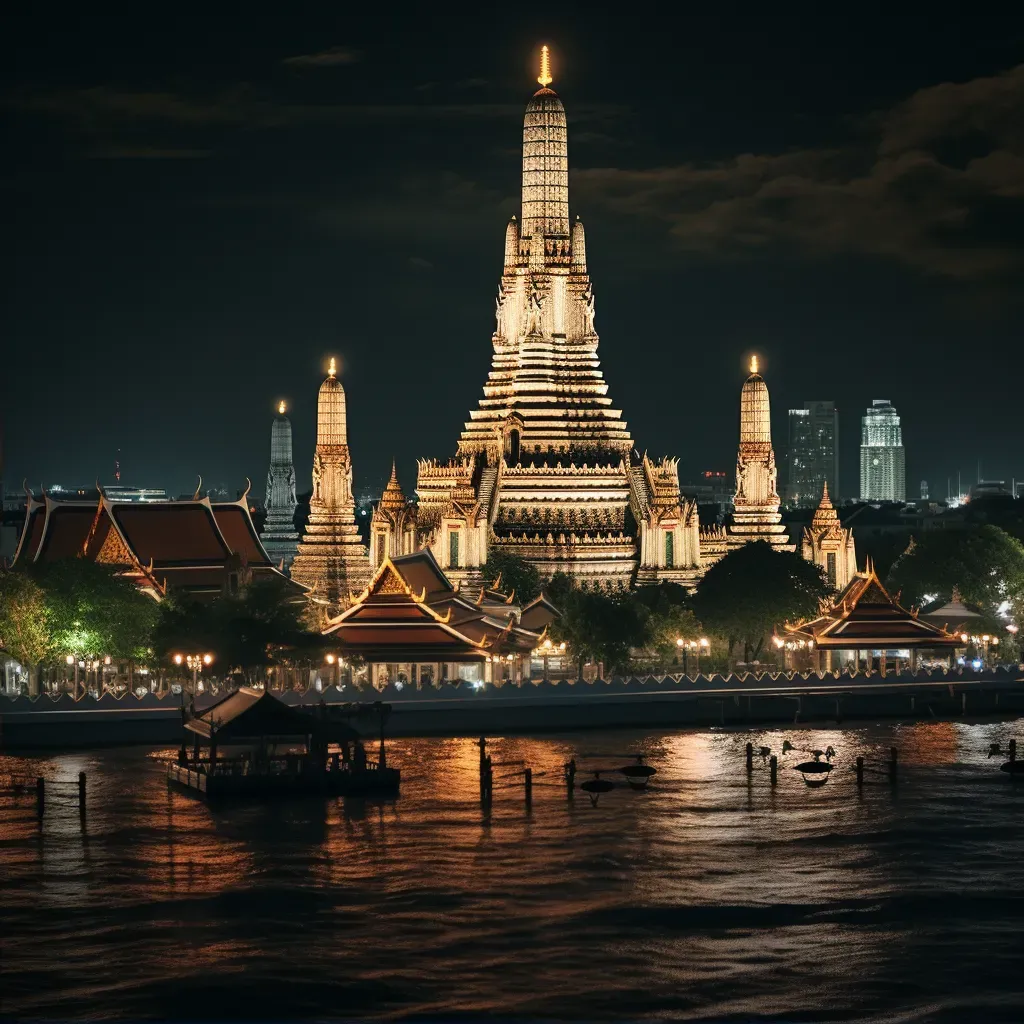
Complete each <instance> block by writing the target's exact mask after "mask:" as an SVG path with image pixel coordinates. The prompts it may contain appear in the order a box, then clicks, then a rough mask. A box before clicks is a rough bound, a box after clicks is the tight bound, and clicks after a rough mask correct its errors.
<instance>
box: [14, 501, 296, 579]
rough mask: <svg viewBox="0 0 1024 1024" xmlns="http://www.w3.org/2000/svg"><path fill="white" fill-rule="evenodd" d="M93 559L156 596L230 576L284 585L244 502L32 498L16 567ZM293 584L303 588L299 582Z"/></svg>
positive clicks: (281, 576)
mask: <svg viewBox="0 0 1024 1024" xmlns="http://www.w3.org/2000/svg"><path fill="white" fill-rule="evenodd" d="M78 557H82V558H88V559H90V560H92V561H96V562H102V563H104V564H107V565H112V566H116V567H118V568H119V569H120V570H121V571H123V573H124V574H125V575H127V576H130V577H132V578H133V579H134V580H135V582H136V583H137V585H139V586H140V587H142V589H145V590H147V591H150V592H152V593H154V594H156V593H159V592H161V591H165V590H166V589H167V588H168V587H172V588H178V589H181V590H183V591H185V592H187V593H190V594H192V595H193V596H202V595H207V594H219V593H222V592H223V589H224V586H225V583H226V582H227V579H228V575H229V574H230V573H233V572H237V571H239V570H240V569H246V568H247V569H248V570H249V571H251V572H252V573H253V574H255V576H257V577H269V576H275V577H279V578H281V579H286V577H284V576H283V575H282V574H281V573H279V572H278V570H277V569H276V568H274V566H273V564H272V563H271V561H270V558H269V556H268V555H267V553H266V551H265V550H264V548H263V545H262V544H261V543H260V541H259V538H258V536H257V535H256V530H255V527H254V526H253V523H252V519H251V517H250V515H249V509H248V505H247V504H246V502H245V500H244V497H243V499H242V500H240V501H237V502H224V503H218V504H217V505H216V506H214V505H212V504H211V503H210V500H209V499H208V498H199V499H194V500H192V501H163V502H129V501H112V500H111V499H109V498H107V497H106V496H105V495H102V494H101V496H100V498H99V500H98V501H69V502H60V501H54V500H53V499H52V498H50V497H49V496H45V498H44V502H43V503H38V502H36V501H35V499H30V500H29V503H28V507H27V510H26V520H25V528H24V532H23V538H22V541H21V543H20V544H19V547H18V553H17V556H16V558H17V561H19V562H26V563H27V562H55V561H58V560H60V559H64V558H78ZM296 586H298V585H297V584H296Z"/></svg>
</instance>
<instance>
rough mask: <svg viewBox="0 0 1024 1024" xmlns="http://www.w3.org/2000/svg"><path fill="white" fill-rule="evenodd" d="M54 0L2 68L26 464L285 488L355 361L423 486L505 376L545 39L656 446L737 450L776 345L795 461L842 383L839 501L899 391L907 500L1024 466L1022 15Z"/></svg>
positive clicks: (579, 200) (406, 476)
mask: <svg viewBox="0 0 1024 1024" xmlns="http://www.w3.org/2000/svg"><path fill="white" fill-rule="evenodd" d="M335 6H337V5H335ZM37 10H38V11H39V13H38V15H31V16H23V17H21V18H17V17H14V18H12V17H11V16H8V18H7V19H6V25H7V31H6V32H5V36H6V39H5V42H4V48H5V56H4V60H3V62H2V71H0V74H2V106H0V113H2V116H3V119H4V136H5V138H6V139H7V140H8V144H7V145H6V146H5V147H4V148H5V158H4V161H3V169H2V171H0V182H2V202H3V212H4V224H5V231H4V240H5V244H4V246H3V260H4V263H5V266H4V273H3V281H4V285H5V295H4V299H3V308H2V312H0V316H2V321H0V337H2V339H3V353H4V360H3V366H4V372H3V401H2V413H3V417H4V437H5V446H6V468H5V474H4V475H5V477H6V482H7V485H8V487H10V486H12V485H16V484H17V483H20V481H21V478H22V477H23V476H27V477H28V479H29V481H30V482H31V483H33V484H34V485H35V486H36V487H38V486H39V484H40V483H45V484H53V483H63V484H65V485H69V484H87V483H91V482H92V481H93V479H94V478H96V477H97V476H98V477H99V479H100V480H101V481H105V482H108V483H109V482H112V477H113V471H114V460H115V458H116V457H117V450H118V449H120V460H121V468H122V483H125V484H132V485H139V486H142V485H145V486H162V487H166V488H167V489H168V490H169V491H173V492H175V493H178V492H179V491H183V490H191V488H192V487H193V486H194V482H195V478H196V476H197V475H198V474H200V473H201V474H202V476H203V479H204V484H205V485H208V486H223V487H225V488H226V489H228V490H230V491H234V490H236V489H237V488H239V487H240V486H242V485H243V483H244V478H245V477H246V476H250V477H251V478H252V480H253V484H254V492H255V494H256V495H258V496H260V497H262V494H263V487H264V481H265V477H266V469H267V462H268V457H269V445H270V423H271V419H272V413H273V408H274V405H275V403H276V402H277V400H278V399H279V398H285V399H286V400H287V401H288V402H289V405H290V407H291V416H292V421H293V424H294V429H295V458H296V470H297V474H298V479H299V485H300V490H302V489H303V487H305V488H306V489H308V486H309V484H308V480H309V472H310V465H311V461H312V448H313V443H314V435H315V409H316V392H317V388H318V386H319V384H320V381H321V379H322V378H323V374H324V369H325V366H326V357H327V356H328V355H329V354H336V355H337V356H338V357H339V359H340V361H341V365H342V374H341V376H342V380H343V381H344V383H345V386H346V389H347V392H348V403H349V404H348V408H349V438H350V442H351V446H352V449H353V458H354V466H355V483H356V489H357V490H364V489H366V487H367V486H369V485H371V484H372V485H374V486H380V485H381V484H382V483H383V482H384V480H385V479H386V476H387V473H388V471H389V469H390V463H391V458H392V456H395V457H396V458H397V460H398V466H399V474H400V477H401V479H402V482H403V484H404V485H405V488H406V491H407V493H408V492H411V490H412V487H413V485H414V482H415V461H414V460H415V459H416V458H417V457H418V456H433V457H439V458H447V457H449V456H450V455H452V454H454V451H455V445H456V442H457V439H458V434H459V431H460V429H461V425H462V423H463V421H464V420H465V419H466V418H467V416H468V412H469V409H470V408H471V407H473V406H474V405H475V404H476V402H477V401H478V399H479V397H480V393H481V386H482V384H483V381H484V378H485V376H486V373H487V370H488V366H489V362H490V355H491V345H490V336H491V332H492V330H493V328H494V317H493V310H494V295H495V292H496V289H497V285H498V280H499V276H500V273H501V262H502V246H503V239H504V230H505V223H506V221H507V219H508V217H509V216H510V215H511V214H512V213H517V214H518V212H519V183H520V159H521V154H520V145H521V126H522V114H523V108H524V106H525V104H526V102H527V100H528V99H529V97H530V95H531V93H532V91H533V90H534V89H535V88H536V85H535V84H534V82H533V79H534V77H535V76H536V69H535V68H534V62H535V59H536V53H537V49H538V47H539V45H540V43H542V42H546V43H548V44H549V45H550V46H551V48H552V53H553V64H554V79H555V81H554V86H553V87H554V88H555V89H556V90H557V91H558V92H559V94H560V95H561V97H562V99H563V101H564V102H565V105H566V108H567V111H568V116H569V160H570V168H571V175H570V208H571V212H572V215H573V217H575V215H576V214H580V215H581V216H582V218H583V220H584V223H585V224H586V227H587V247H588V262H589V267H590V272H591V275H592V278H593V281H594V287H595V293H596V296H597V330H598V332H599V333H600V336H601V348H600V354H601V358H602V363H603V368H604V371H605V374H606V377H607V379H608V381H609V382H610V385H611V392H610V393H611V396H612V398H613V399H614V401H615V403H616V405H617V406H618V407H620V408H621V409H623V411H624V414H625V417H626V419H627V421H628V422H629V424H630V427H631V429H632V433H633V437H634V440H635V442H636V445H637V447H638V448H639V449H640V450H643V449H645V448H646V449H648V450H649V451H650V452H651V454H652V455H661V454H674V455H678V456H679V457H680V458H681V465H680V474H681V476H682V478H683V479H684V480H686V479H689V478H692V477H693V476H695V475H696V474H697V473H698V472H699V471H700V470H702V469H705V468H723V469H729V470H730V471H731V470H732V467H733V465H734V459H735V449H736V442H737V430H738V400H739V392H740V387H741V385H742V382H743V379H744V376H745V373H744V369H745V364H746V360H747V358H748V357H749V354H750V352H751V351H757V352H758V354H759V355H760V356H761V359H762V365H763V372H764V375H765V378H766V379H767V381H768V385H769V388H770V390H771V396H772V403H773V423H774V431H775V444H776V449H777V451H778V452H779V456H780V482H781V481H782V480H784V470H783V469H782V466H781V463H782V450H783V449H784V446H785V427H786V409H787V408H788V407H789V406H790V405H792V404H799V403H800V402H802V401H803V400H804V399H829V398H831V399H835V401H836V402H837V404H838V405H839V408H840V422H841V434H842V451H841V478H842V479H841V484H842V490H843V492H844V493H845V494H848V495H849V494H855V493H856V491H857V487H858V477H857V474H858V463H857V459H858V451H857V445H858V443H859V417H860V415H861V413H862V412H863V409H864V407H865V406H867V405H869V404H870V402H871V400H872V399H873V398H888V399H890V400H891V401H892V402H893V403H894V404H895V405H896V407H897V409H898V411H899V412H900V413H901V415H902V417H903V427H904V442H905V445H906V449H907V493H908V496H909V497H916V495H917V493H918V485H919V481H920V480H921V479H922V478H926V479H928V480H929V481H930V482H931V485H932V494H933V496H939V497H943V498H944V497H945V494H946V478H947V477H948V476H952V478H953V482H954V484H955V482H956V473H957V471H958V470H960V471H962V472H963V474H964V483H965V485H966V484H967V483H969V482H971V481H973V479H974V477H975V475H976V473H977V462H978V460H979V459H980V460H981V463H982V475H983V476H984V477H986V478H1006V479H1007V480H1009V478H1010V477H1011V476H1016V477H1017V478H1018V479H1020V478H1022V477H1024V451H1022V448H1024V445H1022V441H1024V425H1022V419H1021V412H1020V408H1019V404H1018V403H1019V399H1020V394H1021V371H1022V370H1024V355H1022V351H1024V297H1022V293H1024V287H1022V282H1024V17H1020V16H1018V17H1017V18H1016V19H1013V20H1011V19H1009V18H1005V19H1000V18H987V19H985V20H982V19H981V18H980V17H979V18H978V19H976V20H968V19H966V18H963V19H959V20H956V19H950V20H943V19H942V18H941V17H940V16H938V15H936V14H935V13H934V12H933V13H930V14H929V15H928V16H927V17H919V18H908V19H906V20H901V19H899V18H896V17H886V18H884V19H871V18H868V17H863V16H862V17H860V18H853V17H851V18H849V19H846V20H844V19H842V18H840V17H838V16H836V15H831V14H830V15H827V16H822V15H820V14H819V15H814V16H809V15H807V14H803V15H794V16H793V17H791V18H788V17H785V16H782V15H779V14H776V13H772V14H771V15H770V16H763V17H755V16H741V15H740V14H738V13H734V14H733V15H732V16H731V17H722V18H707V17H693V16H687V17H682V16H680V15H675V16H673V18H672V19H671V20H665V19H654V18H647V17H642V18H641V17H637V18H636V19H635V20H627V19H626V18H625V17H619V18H612V17H610V16H608V15H606V14H602V13H601V11H600V9H599V8H595V7H594V6H593V5H587V6H582V7H580V8H578V9H576V10H574V9H572V8H571V7H570V6H568V5H565V4H560V5H546V7H541V8H539V9H538V12H539V13H536V14H531V13H530V9H529V8H522V9H521V10H520V9H518V8H517V9H516V11H515V12H514V13H515V16H513V11H512V10H511V9H510V8H509V7H508V5H501V6H498V7H494V8H492V7H490V6H488V5H480V8H479V13H478V14H477V15H475V16H474V17H472V18H458V19H455V18H450V19H449V18H445V17H439V18H436V19H435V18H424V19H423V20H420V18H419V17H418V16H414V15H411V14H410V15H403V16H401V17H398V16H397V12H396V9H395V8H393V7H390V6H388V7H385V8H382V10H387V11H388V12H389V13H390V14H391V15H392V17H389V18H384V17H381V18H379V19H376V20H375V19H372V18H369V19H363V20H360V19H358V18H353V17H352V16H351V15H350V14H349V13H348V10H349V9H348V8H346V7H345V6H344V5H341V6H340V7H337V13H336V14H334V15H333V16H332V17H330V18H326V17H324V18H319V19H318V18H315V17H310V16H309V15H308V14H306V13H299V9H295V13H291V12H290V10H289V9H288V8H287V7H282V8H280V13H279V15H278V16H276V17H274V18H273V19H267V20H261V19H260V18H258V17H254V16H252V15H251V14H249V13H245V14H242V15H240V16H238V17H232V18H230V19H228V18H225V19H223V20H219V19H218V18H216V17H213V16H209V17H204V18H203V19H201V20H196V21H191V20H186V19H184V18H180V19H176V18H175V17H174V16H173V15H171V14H169V13H166V11H170V10H171V8H167V9H166V11H164V12H163V13H158V12H157V9H154V8H145V9H144V11H143V13H136V14H135V15H134V16H132V17H123V16H122V17H118V18H117V19H116V20H115V19H110V20H105V19H103V18H101V17H91V18H82V19H81V20H76V19H75V18H70V17H68V16H65V15H61V14H59V13H57V12H55V11H54V10H53V9H51V8H50V7H48V6H47V7H41V6H39V5H37ZM549 10H550V11H551V12H552V13H550V14H549V13H548V11H549ZM759 10H762V11H763V10H764V8H759ZM808 10H809V11H812V12H813V11H815V10H816V9H815V8H808ZM492 11H493V13H492Z"/></svg>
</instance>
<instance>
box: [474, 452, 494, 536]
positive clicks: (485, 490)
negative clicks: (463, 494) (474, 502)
mask: <svg viewBox="0 0 1024 1024" xmlns="http://www.w3.org/2000/svg"><path fill="white" fill-rule="evenodd" d="M497 483H498V467H497V466H484V468H483V470H482V471H481V473H480V487H479V489H478V490H477V498H478V500H479V502H480V507H481V508H483V509H484V510H485V511H486V513H487V522H488V524H491V525H493V523H494V518H495V516H496V515H497V513H498V508H497V502H495V501H494V492H495V490H496V487H497ZM492 505H493V506H494V507H492Z"/></svg>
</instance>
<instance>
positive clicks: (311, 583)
mask: <svg viewBox="0 0 1024 1024" xmlns="http://www.w3.org/2000/svg"><path fill="white" fill-rule="evenodd" d="M334 373H335V371H334V360H333V359H332V360H331V371H330V373H329V375H328V377H327V379H326V380H325V381H324V382H323V384H321V386H320V395H319V398H318V401H317V438H316V451H315V453H314V455H313V495H312V497H311V498H310V502H309V522H308V523H307V524H306V532H305V534H304V535H303V538H302V542H301V543H300V544H299V548H298V554H297V555H296V558H295V561H294V563H293V564H292V578H293V579H296V580H298V581H299V582H300V583H304V584H305V585H306V586H307V587H309V588H310V589H311V590H312V596H313V598H314V599H315V600H320V601H323V602H325V603H326V604H328V605H329V606H331V607H332V608H344V607H347V606H348V604H349V601H350V595H351V594H352V593H359V592H360V591H361V590H362V589H363V588H364V587H365V586H366V584H367V582H368V580H369V578H370V558H369V552H368V551H367V549H366V545H365V544H363V542H362V539H361V538H360V536H359V527H358V526H357V525H356V506H355V499H354V498H353V496H352V458H351V455H350V454H349V448H348V423H347V414H346V401H345V389H344V388H343V387H342V386H341V381H339V380H338V379H337V378H336V377H335V376H334Z"/></svg>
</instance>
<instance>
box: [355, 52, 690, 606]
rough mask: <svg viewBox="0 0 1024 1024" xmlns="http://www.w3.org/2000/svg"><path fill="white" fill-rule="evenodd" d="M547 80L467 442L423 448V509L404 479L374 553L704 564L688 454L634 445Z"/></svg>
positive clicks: (590, 563)
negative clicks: (685, 466) (618, 398)
mask: <svg viewBox="0 0 1024 1024" xmlns="http://www.w3.org/2000/svg"><path fill="white" fill-rule="evenodd" d="M538 82H539V83H540V85H541V88H540V89H538V90H537V92H536V93H534V95H533V98H532V99H531V100H530V102H529V104H528V105H527V108H526V116H525V119H524V124H523V176H522V211H521V212H522V219H521V220H517V219H516V218H515V217H513V218H512V220H511V221H510V222H509V224H508V227H507V228H506V231H505V251H504V269H503V273H502V277H501V282H500V284H499V286H498V295H497V300H496V319H497V323H496V327H495V331H494V334H493V336H492V338H491V344H492V347H493V355H492V360H491V370H490V373H489V374H488V377H487V380H486V382H485V383H484V388H483V397H482V398H481V400H480V403H479V405H478V406H477V408H475V409H473V410H472V411H471V412H470V415H469V420H468V422H467V423H466V424H465V427H464V429H463V431H462V435H461V437H460V439H459V442H458V447H457V452H456V455H455V457H454V458H452V459H450V460H448V461H435V460H426V459H425V460H421V461H420V463H419V471H418V477H417V481H416V494H417V498H418V502H417V505H416V508H415V510H414V511H413V510H412V509H411V508H410V507H409V506H408V503H407V502H406V501H405V499H404V496H401V491H400V489H398V485H397V480H396V479H394V478H393V480H392V484H389V485H388V486H389V492H386V493H385V496H384V500H383V501H382V502H381V508H379V509H378V513H377V515H376V516H375V517H374V521H373V524H372V530H371V546H372V548H373V554H374V561H375V564H380V563H381V562H382V561H383V558H384V557H385V555H390V556H398V555H401V554H404V553H407V552H408V551H410V550H413V549H416V548H419V547H424V546H426V547H429V548H430V550H431V552H432V553H433V555H434V556H435V558H436V559H437V562H438V564H439V565H440V567H441V568H442V569H443V571H444V572H445V573H446V574H447V575H448V576H449V578H451V579H452V580H454V581H463V582H472V583H479V582H480V570H481V567H482V566H483V564H484V563H485V562H486V560H487V558H488V554H489V553H490V552H491V551H499V552H505V553H509V554H514V555H518V556H520V557H523V558H525V559H527V560H528V561H530V562H532V563H533V564H535V565H536V566H537V568H538V569H539V570H540V572H541V575H542V576H545V577H550V576H551V575H552V574H554V573H555V572H558V571H562V572H566V573H569V574H570V575H572V576H573V577H574V578H575V579H576V581H577V582H578V583H581V584H584V585H592V586H594V585H596V586H601V587H611V588H626V587H629V586H632V585H634V584H636V583H654V582H657V581H659V580H673V581H676V582H678V583H682V584H691V585H692V584H693V583H695V582H696V580H697V579H698V578H699V577H700V574H701V571H702V570H701V559H700V549H699V522H698V518H697V507H696V504H695V503H694V502H691V501H688V500H687V499H685V498H683V497H681V496H680V493H679V477H678V470H677V464H676V460H675V459H661V460H657V461H656V460H653V459H650V458H648V457H647V456H646V455H643V456H641V455H639V454H638V453H637V451H636V449H635V448H634V442H633V438H632V436H631V435H630V432H629V428H628V426H627V424H626V421H625V420H624V419H623V416H622V413H621V411H620V410H619V409H617V408H615V407H614V405H613V403H612V399H611V398H610V397H609V395H608V385H607V383H606V382H605V379H604V375H603V374H602V372H601V368H600V362H599V360H598V355H597V347H598V336H597V333H596V331H595V328H594V289H593V286H592V284H591V281H590V276H589V273H588V268H587V251H586V239H585V235H584V229H583V223H582V221H580V219H579V218H578V217H577V218H576V219H575V221H571V220H570V215H569V191H568V156H567V147H566V117H565V109H564V108H563V106H562V101H561V100H560V99H559V98H558V95H557V94H556V93H555V92H554V91H553V90H552V89H550V88H549V86H550V84H551V74H550V70H549V65H548V57H547V49H546V48H545V49H544V50H543V51H542V67H541V74H540V77H539V78H538Z"/></svg>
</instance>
